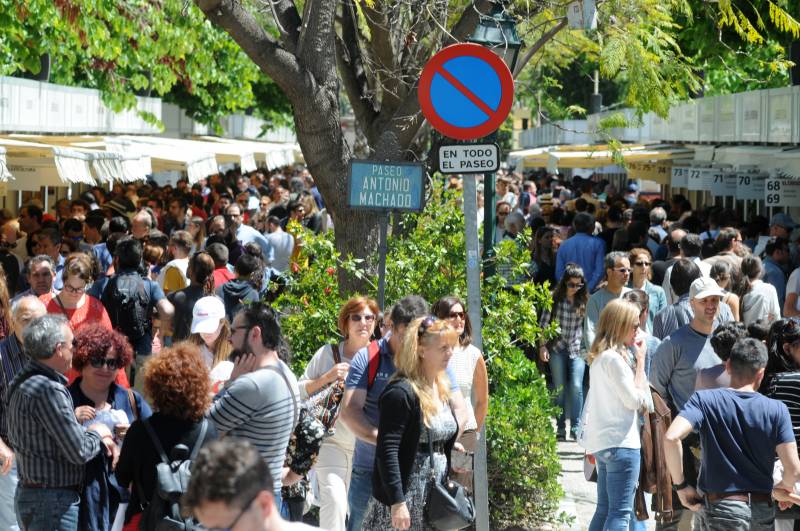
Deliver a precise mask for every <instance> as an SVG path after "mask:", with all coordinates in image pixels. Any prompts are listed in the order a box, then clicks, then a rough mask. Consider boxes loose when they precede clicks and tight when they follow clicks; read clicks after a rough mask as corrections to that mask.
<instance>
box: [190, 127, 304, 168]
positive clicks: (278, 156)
mask: <svg viewBox="0 0 800 531" xmlns="http://www.w3.org/2000/svg"><path fill="white" fill-rule="evenodd" d="M199 138H200V139H201V140H204V141H206V143H208V144H223V145H230V146H237V147H238V149H244V150H247V151H250V152H252V153H253V154H254V155H255V160H256V161H258V162H263V163H264V164H265V165H266V167H267V169H269V170H274V169H276V168H281V167H283V166H289V165H291V164H294V163H295V162H296V161H297V157H296V155H297V154H300V146H299V145H298V144H280V143H277V142H257V141H254V140H236V139H233V138H220V137H218V136H201V137H199ZM301 156H302V155H301ZM242 169H243V170H244V166H242ZM253 169H255V168H253ZM245 171H249V170H245Z"/></svg>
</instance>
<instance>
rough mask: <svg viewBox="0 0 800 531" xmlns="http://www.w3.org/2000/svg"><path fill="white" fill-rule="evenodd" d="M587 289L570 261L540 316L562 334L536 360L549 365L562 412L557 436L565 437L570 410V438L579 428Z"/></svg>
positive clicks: (584, 367)
mask: <svg viewBox="0 0 800 531" xmlns="http://www.w3.org/2000/svg"><path fill="white" fill-rule="evenodd" d="M588 300H589V290H588V288H587V287H586V277H585V276H584V274H583V269H581V267H580V266H579V265H577V264H573V263H572V262H570V263H568V264H567V265H566V267H565V268H564V276H562V277H561V281H560V282H559V283H558V285H557V286H556V289H555V292H554V293H553V306H552V310H545V311H544V312H543V313H542V318H541V319H540V323H541V326H542V327H546V326H547V325H549V324H550V322H551V321H557V322H558V324H559V327H560V328H561V333H560V334H559V335H558V336H557V337H556V338H554V339H552V340H550V341H549V342H547V343H545V344H543V345H541V346H540V347H539V360H541V361H542V363H549V364H550V373H551V375H552V378H553V387H555V388H556V390H557V394H556V404H558V407H559V408H560V409H561V414H560V415H559V416H558V420H557V425H556V437H557V438H558V440H560V441H564V440H566V438H567V429H566V418H567V410H569V425H570V431H571V432H572V437H573V438H575V434H576V430H577V429H578V419H579V418H581V410H582V408H583V373H584V371H585V370H586V362H585V361H584V358H585V354H583V353H582V352H581V344H582V342H583V321H584V318H585V317H586V303H587V301H588Z"/></svg>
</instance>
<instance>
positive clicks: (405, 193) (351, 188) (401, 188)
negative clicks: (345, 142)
mask: <svg viewBox="0 0 800 531" xmlns="http://www.w3.org/2000/svg"><path fill="white" fill-rule="evenodd" d="M424 181H425V168H424V166H423V165H422V164H418V163H413V162H382V161H373V160H352V161H350V179H349V180H348V182H347V187H348V190H347V205H348V206H349V207H350V208H358V209H366V210H387V211H388V210H406V211H418V210H422V207H423V203H422V200H423V190H424V186H423V185H424Z"/></svg>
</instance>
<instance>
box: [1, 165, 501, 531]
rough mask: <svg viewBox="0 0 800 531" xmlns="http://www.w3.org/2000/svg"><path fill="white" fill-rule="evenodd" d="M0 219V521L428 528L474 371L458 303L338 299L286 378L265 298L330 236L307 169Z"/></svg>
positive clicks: (283, 341)
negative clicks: (332, 330) (296, 370)
mask: <svg viewBox="0 0 800 531" xmlns="http://www.w3.org/2000/svg"><path fill="white" fill-rule="evenodd" d="M3 214H4V216H3V218H2V220H0V228H1V230H0V234H2V240H1V241H0V243H2V245H1V246H0V265H2V269H1V270H0V274H2V275H3V277H4V278H3V282H2V283H0V309H2V311H0V339H1V340H2V341H0V367H1V368H2V373H1V374H2V377H0V395H2V399H1V400H0V474H2V475H0V528H2V529H23V530H39V529H47V530H51V529H59V530H60V529H65V530H66V529H70V530H75V529H80V530H82V531H83V530H90V531H105V530H117V529H148V530H150V529H157V528H162V526H163V525H165V523H167V522H169V523H170V525H173V524H174V525H185V524H188V523H190V522H194V524H191V525H198V524H197V522H199V523H200V524H202V525H204V526H206V527H207V528H209V529H211V528H226V529H242V530H244V529H270V530H276V529H298V530H299V529H306V528H308V527H307V526H305V525H304V524H301V523H299V522H300V521H301V520H302V519H303V516H304V513H305V512H307V510H308V507H307V501H309V500H313V502H314V503H316V504H317V505H318V506H319V525H320V527H321V528H323V529H330V530H345V529H362V526H363V528H364V529H385V528H388V527H392V526H394V527H396V528H400V529H409V528H410V529H423V528H424V529H428V528H431V526H430V524H429V522H428V521H427V519H426V517H425V510H424V507H425V504H426V500H427V498H428V493H429V491H430V489H431V488H433V485H434V484H435V483H436V482H442V481H444V480H445V478H448V477H452V478H453V479H457V480H458V481H460V482H462V483H463V484H464V485H465V486H466V488H467V490H468V491H471V490H472V475H471V468H472V455H473V452H474V451H475V449H476V445H477V440H478V434H479V433H480V432H481V429H482V426H483V423H484V421H485V418H486V414H487V411H488V377H487V372H486V365H485V363H484V360H483V356H482V354H481V352H480V350H478V349H477V348H476V347H475V346H474V345H473V344H472V339H471V333H472V329H471V325H470V321H469V317H468V315H467V313H466V308H465V306H464V303H463V302H462V301H461V300H460V299H458V298H457V297H452V296H449V297H444V298H442V299H441V300H438V301H435V303H434V304H433V305H431V304H430V303H429V301H426V300H424V299H423V298H421V297H419V296H416V295H409V296H407V297H405V298H403V299H401V300H399V301H396V302H395V304H394V305H393V306H392V307H391V308H387V309H385V311H383V312H382V311H381V310H380V308H379V307H378V305H377V303H376V302H375V301H374V300H372V299H370V298H367V297H353V298H351V299H349V300H348V301H347V302H346V303H345V304H344V305H343V306H342V307H341V309H340V313H339V316H338V322H337V323H336V324H337V328H338V336H334V337H331V338H330V342H328V343H325V344H323V345H320V347H319V349H318V350H317V352H316V353H314V355H313V356H312V357H311V360H310V362H309V363H308V364H307V365H306V367H305V371H304V373H303V374H302V375H295V374H293V372H292V370H291V368H290V366H289V362H290V356H291V352H290V349H289V341H288V339H287V338H286V337H284V336H283V333H282V331H281V327H280V318H279V315H278V313H277V312H276V310H275V309H274V308H273V307H272V306H271V302H272V301H273V300H274V298H275V297H276V295H277V294H278V293H280V291H281V290H282V289H283V286H284V285H285V284H284V283H285V279H286V276H287V274H288V273H289V272H290V271H292V270H297V268H299V267H302V266H303V264H304V260H307V259H308V257H306V256H304V254H303V239H302V234H303V233H304V232H305V231H306V230H308V231H323V230H329V229H330V228H331V226H332V225H331V223H332V222H331V219H330V217H329V216H328V215H327V212H326V210H325V208H324V204H323V203H322V199H321V197H320V195H319V192H318V191H317V189H316V187H315V186H314V184H313V180H312V179H311V178H310V176H309V175H308V173H307V172H305V171H303V170H296V171H295V170H291V169H287V170H285V171H284V172H273V173H272V174H270V175H269V176H267V175H266V174H264V173H261V172H255V173H254V174H252V175H249V176H242V175H240V174H239V173H238V172H235V171H232V172H229V173H228V174H227V175H218V176H214V177H212V178H211V179H210V181H209V182H206V181H201V182H200V183H197V184H195V185H194V186H191V187H190V186H188V184H187V183H186V181H179V182H178V184H177V186H175V187H174V188H173V187H171V186H157V185H156V184H155V183H148V184H143V185H139V186H134V185H129V186H127V187H122V186H120V185H117V186H116V187H115V189H114V190H113V191H112V192H111V193H110V194H107V193H106V192H104V191H103V190H102V189H100V188H96V189H92V190H91V191H88V192H86V193H84V194H82V195H81V196H80V198H79V199H75V200H73V201H58V202H57V203H56V205H55V209H54V213H53V214H51V213H49V212H44V211H43V210H42V208H41V204H39V203H37V201H36V200H32V201H30V202H28V203H26V204H25V205H24V206H23V207H22V208H21V209H20V212H19V216H18V217H17V218H12V217H11V216H10V215H7V213H3ZM220 440H221V441H220ZM216 441H220V442H216ZM256 462H257V463H256ZM184 464H185V465H186V467H184ZM189 466H191V467H192V470H193V474H194V475H193V476H191V477H192V478H193V482H192V485H191V486H190V487H187V486H186V481H187V480H188V477H189V476H188V474H187V475H185V476H181V474H183V473H184V470H189V468H188V467H189ZM163 467H167V468H163ZM215 471H216V472H215ZM254 473H255V474H256V476H253V474H254ZM204 474H211V475H216V474H225V477H214V478H213V481H212V479H208V480H200V479H198V478H202V477H204ZM432 474H433V475H434V476H435V477H434V479H431V475H432ZM170 478H171V479H170ZM170 481H172V483H170ZM165 482H166V483H165ZM198 483H200V484H199V485H198ZM176 485H177V487H176ZM231 489H233V490H231ZM165 493H167V494H165ZM180 498H183V500H182V501H183V503H181V499H180ZM245 498H246V499H245ZM209 504H210V505H209ZM187 508H188V509H189V510H190V512H191V513H192V514H187V513H186V512H185V510H186V509H187ZM192 518H193V519H194V520H190V519H192ZM169 528H173V527H169ZM181 528H182V527H181Z"/></svg>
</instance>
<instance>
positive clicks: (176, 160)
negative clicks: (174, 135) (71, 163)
mask: <svg viewBox="0 0 800 531" xmlns="http://www.w3.org/2000/svg"><path fill="white" fill-rule="evenodd" d="M154 138H157V137H149V136H120V137H104V138H103V140H105V141H106V142H108V143H109V144H110V143H118V145H119V146H121V147H120V148H119V149H120V150H121V151H123V152H129V153H133V154H136V155H144V156H147V157H150V161H151V165H152V168H151V170H152V171H150V172H149V173H157V172H162V171H181V172H186V175H187V177H188V178H189V184H190V185H191V184H194V183H196V182H197V181H199V180H200V179H203V178H206V177H209V176H211V175H214V174H216V173H219V167H218V166H217V160H216V158H215V156H214V154H213V153H209V152H207V151H201V150H199V149H198V148H197V146H187V145H183V146H176V145H173V144H167V143H164V142H161V141H160V140H154ZM116 150H117V149H115V150H114V151H116Z"/></svg>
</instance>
